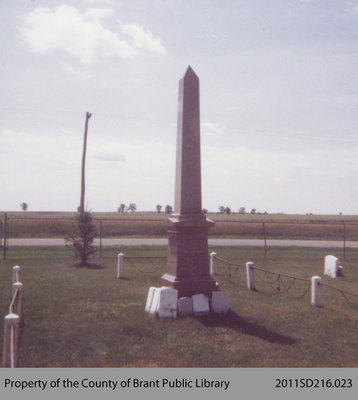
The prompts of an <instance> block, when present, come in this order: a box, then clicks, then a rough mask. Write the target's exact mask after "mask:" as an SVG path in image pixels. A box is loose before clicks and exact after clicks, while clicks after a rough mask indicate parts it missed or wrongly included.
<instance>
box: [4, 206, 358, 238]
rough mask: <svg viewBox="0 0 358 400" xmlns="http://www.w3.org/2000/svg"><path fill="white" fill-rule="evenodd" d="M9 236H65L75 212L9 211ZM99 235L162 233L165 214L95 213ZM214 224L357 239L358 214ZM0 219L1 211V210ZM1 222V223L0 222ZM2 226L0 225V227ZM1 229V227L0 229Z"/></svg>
mask: <svg viewBox="0 0 358 400" xmlns="http://www.w3.org/2000/svg"><path fill="white" fill-rule="evenodd" d="M7 215H8V229H7V231H8V232H7V236H8V237H64V236H65V235H66V234H68V232H69V230H70V229H71V226H72V223H73V219H74V217H75V214H74V213H55V212H53V213H45V212H43V213H35V212H22V213H15V212H13V213H8V214H7ZM93 215H94V219H95V225H96V228H97V232H98V235H100V234H101V235H102V237H123V236H126V237H133V236H146V237H165V236H166V235H167V224H166V221H167V219H168V215H167V214H163V213H160V214H158V213H157V214H156V213H153V214H150V213H145V214H143V213H133V214H119V213H94V214H93ZM208 217H209V218H211V219H213V220H214V221H215V226H214V227H213V228H212V229H210V230H209V235H210V236H211V237H235V238H263V237H264V234H265V235H266V237H267V238H268V239H318V240H325V239H330V240H343V238H344V236H345V237H346V240H358V217H357V216H341V215H336V216H333V215H263V214H260V215H259V214H254V215H251V214H244V215H240V214H231V215H221V214H209V215H208ZM0 221H4V215H1V214H0ZM0 225H1V224H0ZM0 228H1V227H0ZM0 231H1V229H0Z"/></svg>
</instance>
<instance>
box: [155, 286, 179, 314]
mask: <svg viewBox="0 0 358 400" xmlns="http://www.w3.org/2000/svg"><path fill="white" fill-rule="evenodd" d="M177 308H178V291H177V290H176V289H173V288H168V287H162V288H160V289H159V303H158V317H159V318H176V317H177Z"/></svg>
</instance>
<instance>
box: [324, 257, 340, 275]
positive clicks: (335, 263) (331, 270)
mask: <svg viewBox="0 0 358 400" xmlns="http://www.w3.org/2000/svg"><path fill="white" fill-rule="evenodd" d="M339 266H340V261H339V258H337V257H335V256H332V255H328V256H326V257H325V259H324V274H325V275H328V276H330V277H331V278H336V277H337V276H338V268H339Z"/></svg>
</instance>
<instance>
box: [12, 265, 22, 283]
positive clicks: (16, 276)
mask: <svg viewBox="0 0 358 400" xmlns="http://www.w3.org/2000/svg"><path fill="white" fill-rule="evenodd" d="M20 269H21V268H20V267H19V266H18V265H15V266H14V267H12V283H15V282H20Z"/></svg>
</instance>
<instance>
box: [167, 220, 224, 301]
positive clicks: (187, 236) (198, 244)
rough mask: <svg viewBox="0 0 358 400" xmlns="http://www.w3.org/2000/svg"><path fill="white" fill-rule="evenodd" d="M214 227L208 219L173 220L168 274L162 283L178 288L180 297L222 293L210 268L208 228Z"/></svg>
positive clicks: (170, 232)
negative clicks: (215, 292)
mask: <svg viewBox="0 0 358 400" xmlns="http://www.w3.org/2000/svg"><path fill="white" fill-rule="evenodd" d="M213 225H214V222H213V221H211V220H209V219H207V218H205V217H204V216H199V217H197V216H196V217H195V218H193V217H191V218H190V219H189V218H188V219H185V217H184V216H178V217H177V218H175V217H173V218H169V230H168V237H169V242H168V258H167V272H166V274H165V275H163V277H162V284H163V285H164V286H171V287H173V288H174V289H177V290H178V292H179V297H190V296H192V295H194V294H198V293H203V294H207V295H210V294H211V292H213V291H215V290H219V286H218V285H217V283H216V281H215V280H214V279H213V278H212V277H211V276H210V268H209V257H208V229H209V228H210V227H211V226H213Z"/></svg>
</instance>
